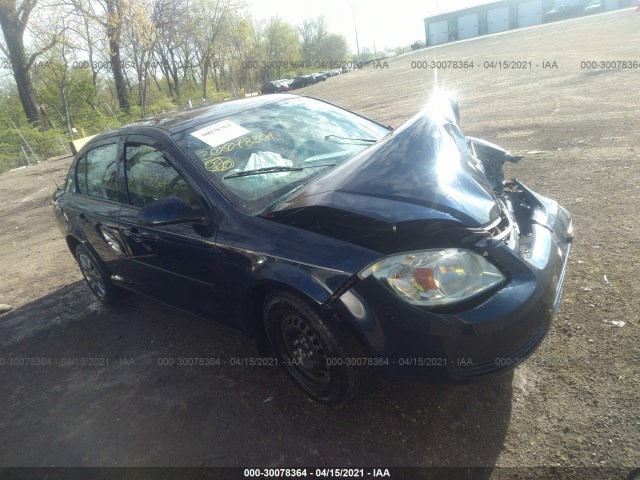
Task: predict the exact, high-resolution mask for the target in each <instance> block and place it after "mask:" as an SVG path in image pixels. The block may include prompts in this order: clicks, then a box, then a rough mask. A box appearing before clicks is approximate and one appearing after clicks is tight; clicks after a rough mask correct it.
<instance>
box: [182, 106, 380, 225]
mask: <svg viewBox="0 0 640 480" xmlns="http://www.w3.org/2000/svg"><path fill="white" fill-rule="evenodd" d="M387 133H389V130H388V129H387V128H386V127H383V126H382V125H379V124H377V123H375V122H373V121H370V120H367V119H365V118H363V117H360V116H358V115H355V114H353V113H350V112H348V111H346V110H342V109H340V108H338V107H335V106H333V105H330V104H327V103H324V102H321V101H318V100H313V99H309V98H291V99H287V100H284V101H281V102H275V103H271V104H268V105H263V106H261V107H258V108H253V109H250V110H245V111H242V112H238V113H237V114H234V115H231V116H228V117H224V118H218V119H216V120H215V121H212V122H209V123H206V124H202V125H199V126H197V127H195V128H193V129H190V130H187V131H184V132H180V133H178V134H176V135H175V139H176V141H177V143H178V144H179V145H180V147H181V148H182V149H183V150H184V151H185V152H186V153H187V155H189V157H190V158H191V159H192V160H193V161H194V162H195V163H196V164H197V165H198V167H199V168H200V169H201V170H202V171H203V172H204V173H205V174H206V175H207V177H209V178H210V179H211V181H212V182H213V183H214V185H215V186H216V187H217V188H218V189H219V190H220V191H221V192H222V193H223V194H224V195H225V196H226V197H227V198H228V199H229V201H231V203H233V204H234V205H235V206H236V207H237V208H239V209H240V210H242V211H245V212H247V213H251V214H256V213H260V212H262V211H263V210H265V209H266V208H267V207H268V206H269V205H271V204H272V203H273V202H274V201H276V200H277V199H279V198H281V197H283V196H284V195H287V194H288V193H290V192H292V191H293V190H294V189H296V188H298V187H300V186H301V185H304V184H305V183H307V182H308V181H309V180H310V179H311V178H313V177H314V176H317V175H318V174H319V173H321V172H323V171H326V170H327V169H329V168H331V167H332V166H334V165H336V164H337V163H340V162H342V161H344V160H346V159H347V158H349V157H351V156H353V155H355V154H356V153H358V152H360V151H362V150H364V149H366V148H368V147H370V146H371V145H372V144H373V143H375V141H377V140H379V139H381V138H382V137H384V136H385V135H386V134H387Z"/></svg>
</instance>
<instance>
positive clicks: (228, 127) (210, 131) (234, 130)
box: [191, 120, 251, 147]
mask: <svg viewBox="0 0 640 480" xmlns="http://www.w3.org/2000/svg"><path fill="white" fill-rule="evenodd" d="M248 133H251V132H249V130H247V129H246V128H244V127H241V126H240V125H238V124H237V123H234V122H232V121H231V120H223V121H222V122H218V123H214V124H213V125H209V126H208V127H205V128H201V129H200V130H196V131H195V132H193V133H192V134H191V135H193V136H194V137H196V138H197V139H198V140H202V141H203V142H204V143H206V144H207V145H209V146H211V147H215V146H218V145H220V144H221V143H224V142H228V141H229V140H233V139H234V138H238V137H241V136H242V135H247V134H248Z"/></svg>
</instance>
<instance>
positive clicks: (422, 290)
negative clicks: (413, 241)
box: [358, 248, 505, 306]
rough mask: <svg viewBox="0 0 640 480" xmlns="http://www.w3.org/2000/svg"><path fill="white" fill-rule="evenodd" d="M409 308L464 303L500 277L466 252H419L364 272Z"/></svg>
mask: <svg viewBox="0 0 640 480" xmlns="http://www.w3.org/2000/svg"><path fill="white" fill-rule="evenodd" d="M358 275H359V276H360V278H365V277H368V276H369V275H373V276H374V277H376V278H377V279H378V280H380V281H382V282H383V283H386V284H387V285H389V286H390V287H391V289H392V290H393V291H394V292H395V293H397V294H398V295H399V296H400V297H401V298H402V299H404V300H406V301H407V302H409V303H411V304H413V305H420V306H436V305H446V304H450V303H454V302H459V301H461V300H466V299H468V298H470V297H473V296H474V295H477V294H479V293H482V292H484V291H486V290H489V289H490V288H492V287H494V286H496V285H498V284H500V283H501V282H503V281H504V280H505V277H504V275H503V274H502V273H501V272H500V271H499V270H498V269H497V268H496V267H495V266H493V265H492V264H491V263H489V262H488V261H487V260H485V259H484V258H483V257H482V256H480V255H478V254H476V253H473V252H471V251H469V250H459V249H453V248H451V249H446V250H423V251H419V252H410V253H403V254H400V255H392V256H390V257H387V258H385V259H383V260H380V261H379V262H377V263H374V264H373V265H371V266H369V267H367V268H365V269H364V270H363V271H362V272H360V273H359V274H358Z"/></svg>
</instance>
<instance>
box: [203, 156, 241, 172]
mask: <svg viewBox="0 0 640 480" xmlns="http://www.w3.org/2000/svg"><path fill="white" fill-rule="evenodd" d="M233 165H234V164H233V160H231V159H230V158H227V157H217V158H210V159H209V160H207V161H206V162H204V168H206V169H207V170H209V171H210V172H224V171H226V170H229V169H230V168H233Z"/></svg>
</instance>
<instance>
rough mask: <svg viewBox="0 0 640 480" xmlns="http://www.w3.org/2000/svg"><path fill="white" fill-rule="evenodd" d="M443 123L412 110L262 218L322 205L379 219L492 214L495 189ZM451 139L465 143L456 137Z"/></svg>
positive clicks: (473, 220)
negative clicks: (383, 136)
mask: <svg viewBox="0 0 640 480" xmlns="http://www.w3.org/2000/svg"><path fill="white" fill-rule="evenodd" d="M446 123H447V122H446V121H445V120H444V118H443V117H438V116H435V115H433V113H430V112H429V111H427V110H425V111H423V112H421V113H419V114H418V115H416V116H415V117H413V118H412V119H410V120H408V121H407V122H406V123H405V124H403V125H402V126H401V127H400V128H399V129H397V130H396V131H395V132H393V133H392V134H391V135H390V136H389V137H388V138H386V139H384V140H382V141H380V142H378V143H377V144H375V145H373V146H372V147H370V148H368V149H366V150H364V151H363V152H361V153H359V154H358V155H356V156H355V157H353V158H351V159H349V160H347V161H345V162H344V163H342V164H340V165H338V166H337V167H335V168H333V169H332V170H330V171H329V172H327V173H326V174H324V175H322V176H321V177H320V178H318V179H316V180H314V181H312V182H310V183H309V184H307V185H306V186H304V187H303V188H301V189H300V190H298V191H297V192H296V193H295V194H294V195H293V196H291V197H289V198H288V199H287V200H286V201H285V202H282V203H281V204H279V205H277V206H276V207H275V208H274V209H272V210H271V212H270V214H269V215H268V216H269V217H271V218H274V219H275V218H276V217H281V216H282V215H278V212H279V213H280V214H283V213H286V212H293V211H298V210H300V209H307V208H310V207H316V208H318V207H325V208H328V209H332V210H334V209H335V210H340V211H343V212H349V213H352V214H355V215H358V216H364V217H368V218H370V219H372V220H375V221H379V222H384V223H396V222H406V221H412V220H448V221H453V222H455V223H458V224H460V227H466V228H477V227H480V226H482V225H486V224H487V223H489V222H491V221H493V220H494V219H496V218H497V217H498V215H499V214H500V209H499V207H498V205H497V203H496V198H495V195H494V193H493V191H492V188H491V185H490V184H489V182H488V181H487V178H486V177H485V175H484V173H483V170H482V167H481V166H480V165H478V164H477V162H476V161H475V160H472V159H471V158H470V157H468V156H466V155H461V154H460V150H459V148H458V147H457V145H456V140H455V139H454V136H452V135H451V134H450V133H449V132H448V131H446V130H445V128H446V127H445V126H444V125H445V124H446ZM458 142H459V143H458V144H459V145H460V148H465V149H466V145H465V143H464V137H462V144H460V139H458ZM300 214H302V212H300Z"/></svg>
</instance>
